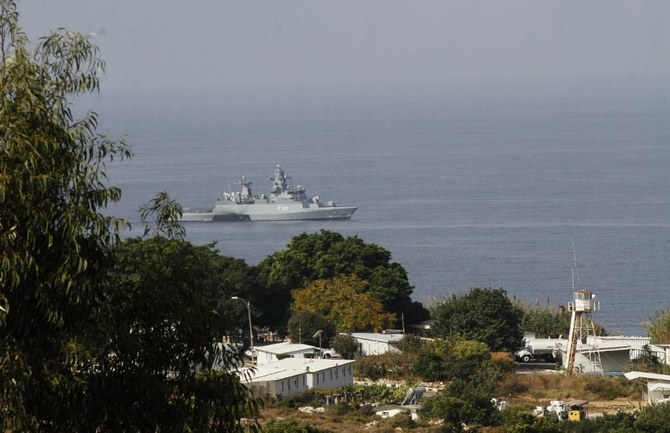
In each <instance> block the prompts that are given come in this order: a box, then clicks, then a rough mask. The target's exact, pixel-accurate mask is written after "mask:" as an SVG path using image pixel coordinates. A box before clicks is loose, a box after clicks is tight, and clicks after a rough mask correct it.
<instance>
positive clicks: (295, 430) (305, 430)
mask: <svg viewBox="0 0 670 433" xmlns="http://www.w3.org/2000/svg"><path fill="white" fill-rule="evenodd" d="M263 432H264V433H331V430H326V429H321V428H318V427H314V426H312V425H310V424H307V423H302V422H299V421H296V420H292V419H275V420H272V421H270V422H269V423H267V424H265V425H264V426H263Z"/></svg>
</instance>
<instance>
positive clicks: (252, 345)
mask: <svg viewBox="0 0 670 433" xmlns="http://www.w3.org/2000/svg"><path fill="white" fill-rule="evenodd" d="M230 299H232V300H235V301H242V302H244V303H245V304H247V314H248V316H249V346H250V350H251V362H254V328H252V326H251V302H250V301H245V300H244V299H242V298H240V297H238V296H233V297H231V298H230Z"/></svg>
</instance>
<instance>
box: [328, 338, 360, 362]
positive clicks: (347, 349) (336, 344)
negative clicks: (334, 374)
mask: <svg viewBox="0 0 670 433" xmlns="http://www.w3.org/2000/svg"><path fill="white" fill-rule="evenodd" d="M330 346H331V347H332V348H333V349H335V352H337V353H339V354H340V355H342V356H343V357H344V358H345V359H353V357H354V354H355V353H356V352H357V351H358V341H356V339H355V338H354V337H352V336H351V335H347V334H338V335H336V336H335V337H333V339H332V340H330Z"/></svg>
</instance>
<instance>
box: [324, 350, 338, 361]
mask: <svg viewBox="0 0 670 433" xmlns="http://www.w3.org/2000/svg"><path fill="white" fill-rule="evenodd" d="M321 358H323V359H331V358H333V359H340V358H342V355H340V354H339V353H337V352H335V350H334V349H321Z"/></svg>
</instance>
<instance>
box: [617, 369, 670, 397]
mask: <svg viewBox="0 0 670 433" xmlns="http://www.w3.org/2000/svg"><path fill="white" fill-rule="evenodd" d="M624 376H626V379H628V380H634V381H638V382H641V383H643V384H644V385H645V387H644V388H643V392H642V394H643V398H646V400H647V403H649V404H653V403H662V402H667V401H670V375H667V374H657V373H644V372H641V371H631V372H629V373H626V374H624Z"/></svg>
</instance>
